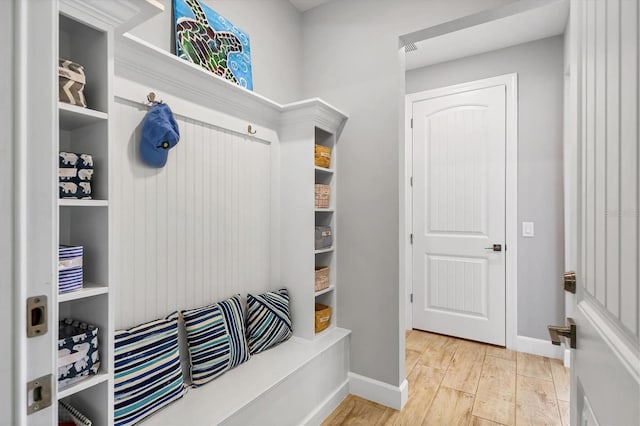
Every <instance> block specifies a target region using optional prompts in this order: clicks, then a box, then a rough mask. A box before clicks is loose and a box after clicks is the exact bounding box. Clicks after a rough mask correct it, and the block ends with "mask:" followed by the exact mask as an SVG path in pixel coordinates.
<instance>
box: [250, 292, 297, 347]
mask: <svg viewBox="0 0 640 426" xmlns="http://www.w3.org/2000/svg"><path fill="white" fill-rule="evenodd" d="M292 330H293V328H292V326H291V314H290V313H289V292H287V289H286V288H283V289H281V290H278V291H272V292H269V293H265V294H261V295H259V296H253V295H251V294H248V295H247V332H248V336H249V350H250V351H251V353H252V354H256V353H258V352H262V351H264V350H265V349H269V348H270V347H272V346H275V345H277V344H278V343H282V342H284V341H285V340H287V339H289V337H291V333H292Z"/></svg>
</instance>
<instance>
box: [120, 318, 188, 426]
mask: <svg viewBox="0 0 640 426" xmlns="http://www.w3.org/2000/svg"><path fill="white" fill-rule="evenodd" d="M178 316H179V314H178V312H173V313H172V314H170V315H168V316H166V317H165V318H161V319H158V320H155V321H151V322H148V323H145V324H141V325H138V326H136V327H133V328H130V329H128V330H119V331H116V332H115V335H114V340H115V353H114V367H115V374H114V424H115V425H123V426H124V425H133V424H135V423H138V422H139V421H141V420H142V419H144V418H145V417H147V416H149V415H150V414H152V413H154V412H156V411H157V410H159V409H161V408H162V407H164V406H165V405H167V404H169V403H171V402H173V401H175V400H176V399H179V398H182V396H183V395H184V394H185V392H186V388H185V386H184V382H183V380H182V368H181V366H180V350H179V348H178Z"/></svg>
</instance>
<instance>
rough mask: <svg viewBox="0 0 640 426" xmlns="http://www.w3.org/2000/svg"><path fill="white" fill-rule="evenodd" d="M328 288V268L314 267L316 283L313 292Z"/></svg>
mask: <svg viewBox="0 0 640 426" xmlns="http://www.w3.org/2000/svg"><path fill="white" fill-rule="evenodd" d="M328 287H329V267H328V266H316V283H315V286H314V288H315V290H316V291H320V290H324V289H325V288H328Z"/></svg>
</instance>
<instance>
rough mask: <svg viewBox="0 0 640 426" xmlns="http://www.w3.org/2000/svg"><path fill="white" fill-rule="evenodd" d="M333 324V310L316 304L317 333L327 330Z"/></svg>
mask: <svg viewBox="0 0 640 426" xmlns="http://www.w3.org/2000/svg"><path fill="white" fill-rule="evenodd" d="M329 324H331V308H330V307H329V306H327V305H323V304H321V303H316V322H315V330H316V333H320V332H321V331H322V330H325V329H326V328H327V327H329Z"/></svg>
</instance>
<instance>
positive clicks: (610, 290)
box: [571, 0, 640, 425]
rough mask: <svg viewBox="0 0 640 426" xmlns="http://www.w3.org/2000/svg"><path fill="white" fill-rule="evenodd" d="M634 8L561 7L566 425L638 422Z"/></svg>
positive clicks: (614, 1) (629, 2) (622, 0)
mask: <svg viewBox="0 0 640 426" xmlns="http://www.w3.org/2000/svg"><path fill="white" fill-rule="evenodd" d="M639 13H640V10H639V6H638V2H637V0H611V1H583V0H577V1H573V2H572V3H571V28H572V36H574V37H575V38H574V39H575V42H576V45H575V46H574V47H577V49H576V55H575V58H574V62H573V64H572V68H573V69H575V70H576V71H577V74H578V80H579V82H580V84H579V86H578V87H579V89H578V94H579V96H578V97H577V99H574V101H575V102H576V104H577V105H579V107H580V109H579V111H580V115H579V123H578V131H579V137H578V151H579V158H580V162H579V170H580V173H579V174H578V177H577V181H578V188H579V192H578V194H579V200H578V212H579V213H578V218H577V219H578V227H577V229H578V240H577V243H578V244H577V246H578V253H577V254H578V256H577V257H578V269H577V271H576V272H577V293H576V296H577V306H576V309H575V312H574V315H575V316H574V319H575V322H576V330H577V339H576V349H575V350H574V351H572V363H571V384H572V392H571V423H572V424H579V425H593V424H601V425H638V424H640V323H639V321H640V319H639V314H638V308H639V305H640V284H639V279H640V277H639V271H638V264H640V256H639V240H640V238H639V235H638V233H639V230H640V223H639V219H638V217H639V216H638V210H639V199H640V195H639V187H640V184H639V180H640V178H639V175H638V169H639V166H640V159H639V149H638V130H639V128H638V121H639V119H640V117H639V108H638V101H639V98H640V97H639V93H638V89H639V86H638V71H639V69H638V59H639V40H638V35H639V26H638V21H639V20H640V18H639Z"/></svg>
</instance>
